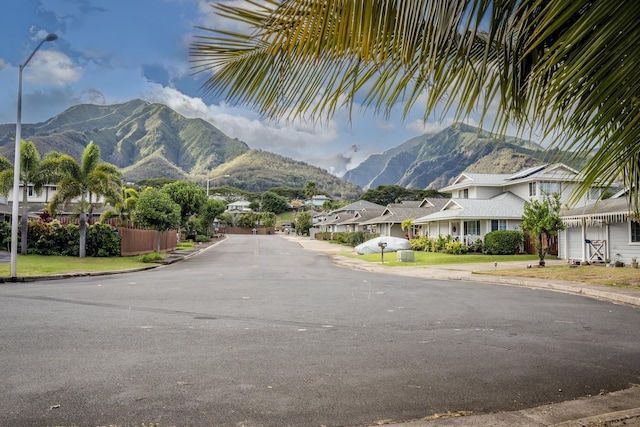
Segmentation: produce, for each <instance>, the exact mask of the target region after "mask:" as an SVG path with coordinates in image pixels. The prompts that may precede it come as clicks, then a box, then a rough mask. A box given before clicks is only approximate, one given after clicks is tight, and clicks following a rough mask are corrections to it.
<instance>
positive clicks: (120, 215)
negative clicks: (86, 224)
mask: <svg viewBox="0 0 640 427" xmlns="http://www.w3.org/2000/svg"><path fill="white" fill-rule="evenodd" d="M137 201H138V192H137V191H136V189H135V188H132V187H123V188H122V196H121V197H119V198H118V199H116V200H111V199H110V198H109V199H107V200H106V202H107V203H108V204H110V205H111V206H112V208H111V209H107V210H105V211H104V212H102V214H101V215H100V222H106V221H109V220H110V219H111V218H117V220H118V223H119V224H120V225H125V224H127V223H128V222H129V221H130V220H131V213H132V212H133V210H134V209H135V208H136V202H137Z"/></svg>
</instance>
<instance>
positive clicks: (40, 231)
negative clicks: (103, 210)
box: [27, 221, 120, 257]
mask: <svg viewBox="0 0 640 427" xmlns="http://www.w3.org/2000/svg"><path fill="white" fill-rule="evenodd" d="M27 239H28V241H27V253H30V254H37V255H62V256H78V255H79V254H80V227H79V226H78V225H76V224H67V225H63V224H60V222H58V221H51V222H42V221H30V222H29V232H28V235H27ZM86 255H87V256H93V257H110V256H120V235H119V234H118V231H117V229H116V228H115V227H113V226H111V225H108V224H100V223H98V224H90V225H88V226H87V246H86Z"/></svg>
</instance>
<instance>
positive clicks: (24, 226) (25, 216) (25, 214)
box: [20, 185, 29, 255]
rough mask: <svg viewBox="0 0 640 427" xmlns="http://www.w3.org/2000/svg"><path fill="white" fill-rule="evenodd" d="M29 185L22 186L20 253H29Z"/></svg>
mask: <svg viewBox="0 0 640 427" xmlns="http://www.w3.org/2000/svg"><path fill="white" fill-rule="evenodd" d="M27 197H29V194H28V187H27V185H23V186H22V218H21V221H20V223H21V224H20V225H21V231H20V239H21V242H20V253H21V254H22V255H26V254H27V233H29V204H28V203H27Z"/></svg>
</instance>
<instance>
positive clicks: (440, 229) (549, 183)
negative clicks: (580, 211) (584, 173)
mask: <svg viewBox="0 0 640 427" xmlns="http://www.w3.org/2000/svg"><path fill="white" fill-rule="evenodd" d="M580 182H582V177H581V176H580V174H579V172H578V171H576V170H574V169H572V168H570V167H568V166H566V165H564V164H560V163H556V164H545V165H540V166H535V167H532V168H529V169H526V170H523V171H521V172H518V173H515V174H481V173H467V172H463V173H462V174H460V175H459V176H458V177H457V178H456V179H455V180H454V181H453V183H451V184H450V185H448V186H446V187H444V188H441V189H439V190H438V191H440V192H449V193H451V195H452V197H451V199H450V200H449V201H448V202H447V203H446V204H445V205H444V207H442V209H441V210H440V211H438V212H435V213H432V214H429V215H426V216H424V217H421V218H418V219H417V220H415V221H414V224H418V225H422V235H423V236H427V237H433V238H436V237H437V236H446V235H450V236H451V237H452V238H453V239H454V240H459V241H462V242H464V243H466V244H471V243H473V242H474V241H475V240H477V239H483V238H484V236H485V235H486V234H487V233H490V232H491V231H495V230H518V229H520V226H521V224H522V214H523V213H524V203H525V201H526V200H533V199H538V200H542V198H543V197H544V195H545V194H548V195H550V194H552V193H558V194H560V198H561V202H562V204H563V205H567V204H568V203H570V200H571V196H572V193H573V191H574V190H575V188H576V185H578V184H579V183H580ZM600 191H601V190H600V189H593V191H591V192H590V193H589V194H588V195H587V196H586V197H584V198H582V199H580V200H578V201H577V202H575V203H574V204H573V206H584V205H585V204H587V203H588V202H589V200H590V199H594V200H595V199H598V198H599V196H600Z"/></svg>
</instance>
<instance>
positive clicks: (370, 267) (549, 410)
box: [279, 235, 640, 427]
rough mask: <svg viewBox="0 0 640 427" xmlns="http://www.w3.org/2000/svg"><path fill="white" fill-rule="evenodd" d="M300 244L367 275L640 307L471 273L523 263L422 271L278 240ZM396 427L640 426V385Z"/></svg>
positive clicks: (635, 300)
mask: <svg viewBox="0 0 640 427" xmlns="http://www.w3.org/2000/svg"><path fill="white" fill-rule="evenodd" d="M279 236H280V237H283V238H286V239H287V240H290V241H293V242H296V243H298V244H299V245H300V246H302V247H303V248H304V249H306V250H309V251H313V252H318V253H323V254H327V255H329V256H331V257H332V259H333V261H334V263H335V264H336V265H340V266H343V267H348V268H353V269H358V270H363V271H370V272H376V273H385V274H394V275H401V276H407V277H421V278H425V279H427V278H428V279H440V280H459V281H470V282H481V283H492V284H498V285H506V286H523V287H528V288H535V289H544V290H548V291H554V292H563V293H568V294H576V295H582V296H586V297H591V298H597V299H603V300H607V301H612V302H615V303H623V304H630V305H634V306H636V307H639V308H640V291H634V290H631V289H623V288H613V287H606V286H600V285H593V284H589V283H581V282H567V281H560V280H556V281H549V280H546V279H545V280H542V279H531V278H525V277H516V276H512V277H505V276H491V275H485V274H473V272H474V271H482V270H493V269H495V268H497V269H499V270H506V269H517V268H525V267H526V266H525V265H523V263H522V262H508V263H506V262H505V263H500V264H499V265H498V266H495V265H492V264H491V263H483V264H456V265H445V266H424V267H412V266H407V267H385V266H383V265H381V264H378V263H371V262H366V261H361V260H359V259H356V258H349V257H345V256H341V255H339V253H340V252H344V251H348V250H349V248H347V247H345V246H340V245H337V244H333V243H329V242H324V241H318V240H313V239H310V238H308V237H300V236H294V235H279ZM564 263H565V262H564V261H548V262H547V264H548V265H554V264H564ZM393 425H394V426H398V427H471V426H492V427H529V426H532V427H542V426H555V427H622V426H625V427H634V426H635V427H640V386H637V385H636V386H633V387H631V388H629V389H626V390H621V391H617V392H613V393H609V394H606V395H601V396H592V397H587V398H582V399H577V400H571V401H567V402H561V403H555V404H550V405H544V406H539V407H537V408H530V409H524V410H521V411H514V412H503V413H496V414H481V415H476V414H458V413H455V414H451V413H449V414H439V415H434V416H432V417H429V419H427V420H415V421H410V422H406V423H400V424H393Z"/></svg>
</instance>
